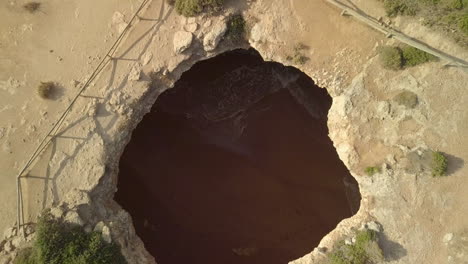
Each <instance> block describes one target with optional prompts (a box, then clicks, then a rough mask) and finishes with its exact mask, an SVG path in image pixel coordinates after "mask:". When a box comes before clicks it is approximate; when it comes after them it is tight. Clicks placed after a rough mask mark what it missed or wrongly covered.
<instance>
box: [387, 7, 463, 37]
mask: <svg viewBox="0 0 468 264" xmlns="http://www.w3.org/2000/svg"><path fill="white" fill-rule="evenodd" d="M381 1H383V5H384V8H385V11H386V13H387V15H388V16H389V17H395V16H398V15H404V16H419V17H421V18H422V19H421V21H422V22H423V24H424V25H426V26H430V27H434V28H436V29H439V30H440V31H441V32H444V33H446V34H447V35H450V36H451V37H452V38H454V39H455V40H456V41H458V42H461V44H463V45H468V0H381Z"/></svg>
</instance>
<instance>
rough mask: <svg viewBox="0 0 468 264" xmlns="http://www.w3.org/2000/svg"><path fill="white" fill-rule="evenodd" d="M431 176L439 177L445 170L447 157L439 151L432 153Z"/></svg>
mask: <svg viewBox="0 0 468 264" xmlns="http://www.w3.org/2000/svg"><path fill="white" fill-rule="evenodd" d="M431 167H432V176H433V177H441V176H444V175H445V173H446V172H447V158H446V157H445V156H444V154H442V153H441V152H439V151H434V152H433V153H432V165H431Z"/></svg>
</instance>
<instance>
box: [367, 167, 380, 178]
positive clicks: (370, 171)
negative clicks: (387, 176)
mask: <svg viewBox="0 0 468 264" xmlns="http://www.w3.org/2000/svg"><path fill="white" fill-rule="evenodd" d="M364 172H365V173H366V174H367V175H369V176H372V175H374V174H376V173H380V168H378V167H367V168H365V169H364Z"/></svg>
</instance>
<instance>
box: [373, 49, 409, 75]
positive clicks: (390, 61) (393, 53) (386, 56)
mask: <svg viewBox="0 0 468 264" xmlns="http://www.w3.org/2000/svg"><path fill="white" fill-rule="evenodd" d="M379 54H380V60H381V62H382V64H383V66H384V68H386V69H390V70H401V69H402V68H403V55H402V52H401V49H400V48H398V47H391V46H385V47H382V48H380V50H379Z"/></svg>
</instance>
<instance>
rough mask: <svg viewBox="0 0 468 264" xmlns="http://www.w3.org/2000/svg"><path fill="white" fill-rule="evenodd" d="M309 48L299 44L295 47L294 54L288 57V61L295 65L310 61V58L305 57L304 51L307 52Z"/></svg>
mask: <svg viewBox="0 0 468 264" xmlns="http://www.w3.org/2000/svg"><path fill="white" fill-rule="evenodd" d="M307 48H308V47H307V46H306V45H304V44H302V43H297V44H296V45H294V48H293V54H292V55H288V56H287V57H286V60H288V61H290V62H293V63H294V64H300V65H302V64H305V63H306V62H307V61H308V60H309V58H308V57H307V56H305V55H304V51H306V50H307Z"/></svg>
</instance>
